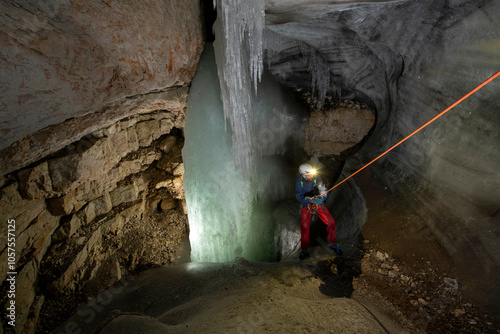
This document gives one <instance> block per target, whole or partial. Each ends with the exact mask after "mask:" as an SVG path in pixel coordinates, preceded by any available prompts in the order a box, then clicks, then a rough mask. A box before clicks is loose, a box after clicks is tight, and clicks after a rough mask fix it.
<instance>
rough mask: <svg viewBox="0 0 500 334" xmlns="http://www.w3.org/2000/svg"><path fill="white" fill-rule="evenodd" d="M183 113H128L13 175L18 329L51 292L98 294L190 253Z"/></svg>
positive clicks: (9, 190)
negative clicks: (187, 246)
mask: <svg viewBox="0 0 500 334" xmlns="http://www.w3.org/2000/svg"><path fill="white" fill-rule="evenodd" d="M183 122H184V113H183V112H169V111H165V110H163V111H155V112H152V113H149V114H142V115H137V116H133V117H126V118H124V119H122V120H121V121H119V122H117V123H116V124H114V125H112V126H110V127H107V128H104V129H100V130H98V131H94V132H92V133H90V134H88V135H86V136H85V137H84V138H82V139H81V140H79V141H77V142H75V143H73V144H72V145H69V146H67V147H66V148H64V149H63V150H60V151H58V152H55V153H54V154H52V155H51V156H49V157H47V158H46V159H43V160H41V161H38V162H36V163H34V164H32V165H30V166H29V167H27V168H23V169H21V170H19V171H16V172H15V173H13V174H11V175H10V178H11V179H12V181H11V182H9V184H8V185H6V186H4V187H2V188H1V190H0V193H1V195H0V196H1V197H0V198H1V209H0V216H1V217H2V220H4V221H6V220H12V219H13V220H15V224H16V231H15V234H16V259H15V260H16V261H15V262H16V268H17V269H16V270H17V272H18V274H17V278H16V284H17V286H18V291H19V293H18V294H17V295H16V299H15V300H16V305H17V318H16V327H17V328H23V327H24V326H26V327H27V328H34V326H35V324H36V321H37V318H38V312H40V306H41V305H42V304H43V303H44V299H47V301H49V302H50V301H52V300H56V301H57V300H59V302H61V299H64V298H67V296H68V295H71V294H75V293H84V294H89V295H91V294H95V293H97V292H98V291H99V290H101V289H103V288H105V287H107V286H109V285H111V284H112V283H115V282H116V281H118V280H120V278H121V277H122V275H123V274H124V273H127V272H132V271H135V270H137V269H144V268H147V267H148V266H151V265H163V264H168V263H171V262H173V261H175V260H176V259H177V257H179V256H183V254H181V253H180V250H181V249H182V245H181V241H182V240H183V239H185V238H187V233H188V225H187V219H186V208H185V200H184V190H183V183H182V176H183V174H184V166H183V163H182V156H181V149H182V146H183V137H182V133H181V131H180V130H179V129H180V128H182V126H183ZM6 228H7V225H6V224H2V225H1V229H2V231H1V237H0V238H1V239H2V240H1V241H2V242H1V244H2V245H4V247H3V249H2V253H1V255H0V258H1V263H0V267H1V270H0V272H1V277H0V278H1V279H2V282H5V279H6V278H7V276H8V275H7V273H8V272H9V268H7V263H8V261H7V254H8V249H7V248H6V247H5V245H6V244H7V243H6V237H7V231H6ZM28 332H29V331H28Z"/></svg>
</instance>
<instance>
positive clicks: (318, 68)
mask: <svg viewBox="0 0 500 334" xmlns="http://www.w3.org/2000/svg"><path fill="white" fill-rule="evenodd" d="M300 48H301V53H302V55H303V56H304V57H305V58H306V59H308V60H309V72H310V73H311V93H312V94H313V95H314V94H316V95H317V99H318V100H317V104H316V107H317V108H318V109H320V108H321V107H322V106H323V103H324V102H325V99H326V93H327V92H328V90H329V89H330V68H329V67H328V63H327V62H326V61H325V59H323V57H321V54H320V53H319V52H318V51H317V50H316V49H314V48H312V47H311V46H310V45H309V44H306V43H304V42H301V43H300Z"/></svg>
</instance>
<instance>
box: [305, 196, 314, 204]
mask: <svg viewBox="0 0 500 334" xmlns="http://www.w3.org/2000/svg"><path fill="white" fill-rule="evenodd" d="M304 199H305V200H306V201H307V202H308V203H312V198H311V197H309V196H306V197H304Z"/></svg>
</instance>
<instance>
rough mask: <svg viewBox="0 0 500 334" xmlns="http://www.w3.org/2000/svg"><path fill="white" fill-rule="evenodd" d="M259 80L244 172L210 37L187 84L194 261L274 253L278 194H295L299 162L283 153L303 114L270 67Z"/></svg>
mask: <svg viewBox="0 0 500 334" xmlns="http://www.w3.org/2000/svg"><path fill="white" fill-rule="evenodd" d="M258 88H259V90H258V91H259V94H258V95H257V96H254V95H253V94H252V96H251V97H249V100H251V101H250V102H251V104H250V105H251V106H252V110H250V111H248V112H247V113H246V114H245V117H246V122H248V124H247V125H248V131H249V133H251V134H252V136H250V137H249V138H248V139H247V142H246V144H247V147H246V148H245V149H246V150H247V154H248V155H247V156H246V159H248V166H249V168H248V170H247V173H244V172H243V168H242V167H241V166H240V165H239V164H238V163H236V158H235V156H234V155H233V152H232V151H234V150H235V142H234V131H235V129H234V128H233V127H232V125H231V124H227V123H228V121H227V120H226V119H225V117H224V112H223V106H222V100H221V98H220V96H221V91H220V86H219V82H218V76H217V68H216V63H215V59H214V51H213V49H212V46H211V45H209V44H207V46H206V47H205V51H204V52H203V55H202V57H201V59H200V62H199V64H198V69H197V73H196V75H195V77H194V79H193V82H192V85H191V90H190V94H189V101H188V111H187V118H186V125H185V129H184V135H185V138H186V141H185V145H184V149H183V152H182V154H183V159H184V164H185V170H186V171H185V175H184V189H185V193H186V202H187V207H188V218H189V225H190V241H191V258H192V260H193V261H208V262H222V261H230V260H233V259H234V258H235V257H239V256H242V257H245V258H247V259H250V260H270V259H274V256H273V254H272V253H273V249H274V245H273V243H274V231H275V227H274V223H273V220H272V218H271V215H272V211H273V208H274V206H275V205H276V203H277V202H278V201H280V200H282V199H283V198H284V197H287V196H293V185H294V182H295V176H296V175H295V169H296V168H294V167H295V166H290V165H288V164H287V161H286V153H287V152H288V150H289V149H290V147H289V146H294V144H293V143H294V142H296V141H299V140H301V136H302V135H301V134H302V130H301V129H302V128H301V121H302V118H303V115H302V114H301V113H302V110H301V107H300V104H299V103H297V101H296V100H295V99H294V97H293V96H291V95H290V94H289V92H287V91H286V90H284V89H283V88H281V87H280V86H279V85H278V84H276V83H275V82H274V81H273V80H272V79H271V78H270V75H269V74H268V73H263V76H262V81H261V82H260V83H259V87H258ZM237 149H239V148H237Z"/></svg>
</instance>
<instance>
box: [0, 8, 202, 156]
mask: <svg viewBox="0 0 500 334" xmlns="http://www.w3.org/2000/svg"><path fill="white" fill-rule="evenodd" d="M202 44H203V37H202V25H201V12H200V4H199V1H197V0H173V1H158V0H147V1H132V2H130V1H129V2H123V1H112V0H110V1H99V0H91V1H85V2H81V1H75V0H48V1H35V0H27V1H17V0H9V1H2V2H1V3H0V45H1V48H0V73H1V75H0V83H1V87H2V88H1V94H2V101H3V103H2V104H1V105H0V108H1V109H0V115H1V116H0V117H1V119H0V120H1V121H0V129H1V130H0V135H1V144H0V149H3V148H5V147H7V146H9V145H10V144H12V143H14V142H15V141H17V140H19V139H21V138H23V137H24V136H26V135H28V134H31V133H34V132H36V131H39V130H41V129H44V128H45V127H47V126H50V125H53V124H58V123H61V122H63V121H65V120H67V119H69V118H71V117H76V116H83V115H87V114H90V113H93V112H95V111H98V110H101V109H102V108H103V107H105V106H107V105H108V104H114V103H116V102H117V101H119V100H125V98H126V97H133V96H137V95H141V94H146V93H150V92H153V91H160V90H163V89H166V88H168V87H172V86H178V85H183V84H185V83H187V82H189V81H190V80H191V78H192V76H193V75H194V71H195V69H196V64H197V60H198V57H199V54H200V53H201V48H200V46H202ZM109 124H110V123H109ZM109 124H108V125H109Z"/></svg>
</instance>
